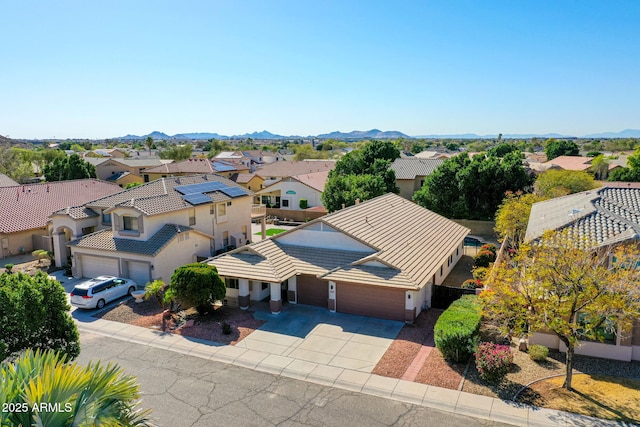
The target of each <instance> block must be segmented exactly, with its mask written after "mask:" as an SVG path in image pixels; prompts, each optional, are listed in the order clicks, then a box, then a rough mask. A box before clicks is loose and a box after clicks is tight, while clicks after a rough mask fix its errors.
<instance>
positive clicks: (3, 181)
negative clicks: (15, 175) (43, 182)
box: [0, 173, 20, 187]
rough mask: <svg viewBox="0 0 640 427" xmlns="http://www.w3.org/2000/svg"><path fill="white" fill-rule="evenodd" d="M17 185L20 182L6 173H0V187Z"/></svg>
mask: <svg viewBox="0 0 640 427" xmlns="http://www.w3.org/2000/svg"><path fill="white" fill-rule="evenodd" d="M17 185H20V184H18V183H17V182H15V181H14V180H12V179H11V178H9V177H8V176H7V175H5V174H3V173H0V187H15V186H17Z"/></svg>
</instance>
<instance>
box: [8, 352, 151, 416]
mask: <svg viewBox="0 0 640 427" xmlns="http://www.w3.org/2000/svg"><path fill="white" fill-rule="evenodd" d="M139 399H140V392H139V390H138V385H137V384H136V381H135V377H133V376H130V375H125V374H124V371H123V370H122V369H121V368H119V367H118V366H117V365H114V364H111V363H109V364H108V365H107V366H104V365H101V364H100V362H97V363H95V364H94V363H92V362H90V363H89V364H88V365H87V366H79V365H78V364H77V363H76V362H74V363H66V362H65V359H64V355H63V354H61V353H57V352H54V351H51V350H45V351H41V350H39V349H38V350H35V351H33V350H32V349H28V350H26V351H25V352H24V353H23V354H22V355H21V356H20V357H18V359H16V360H15V361H14V362H8V361H5V362H3V363H2V365H0V404H2V407H3V408H4V407H9V408H11V407H13V408H14V410H11V411H8V412H7V411H2V412H1V413H0V426H2V427H4V426H17V425H21V426H31V425H41V426H96V425H105V426H116V425H117V426H151V425H152V424H151V422H150V421H149V420H148V419H147V415H148V414H149V410H145V411H140V410H139V409H137V406H138V404H139V403H138V400H139ZM43 404H44V405H46V406H45V407H44V408H43V407H42V406H41V405H43ZM34 409H37V410H34Z"/></svg>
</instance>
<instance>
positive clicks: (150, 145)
mask: <svg viewBox="0 0 640 427" xmlns="http://www.w3.org/2000/svg"><path fill="white" fill-rule="evenodd" d="M144 146H145V147H147V151H151V149H152V148H153V137H150V136H148V137H147V139H145V140H144Z"/></svg>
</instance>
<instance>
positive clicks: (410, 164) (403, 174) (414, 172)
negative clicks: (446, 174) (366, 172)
mask: <svg viewBox="0 0 640 427" xmlns="http://www.w3.org/2000/svg"><path fill="white" fill-rule="evenodd" d="M443 163H444V159H422V158H418V157H405V158H400V159H395V160H394V161H393V163H391V166H390V167H391V169H393V171H394V172H395V173H396V179H415V178H416V176H428V175H431V173H432V172H433V171H434V170H436V168H438V166H440V165H441V164H443Z"/></svg>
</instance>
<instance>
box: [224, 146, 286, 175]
mask: <svg viewBox="0 0 640 427" xmlns="http://www.w3.org/2000/svg"><path fill="white" fill-rule="evenodd" d="M215 159H218V160H224V161H228V160H234V161H237V162H241V163H242V164H244V165H245V166H247V167H249V169H250V172H255V170H256V168H257V167H259V166H260V165H263V164H267V163H273V162H278V161H283V160H284V157H283V156H282V154H280V153H278V152H276V153H272V152H270V151H262V150H237V151H222V152H220V153H219V154H218V155H217V156H215Z"/></svg>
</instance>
